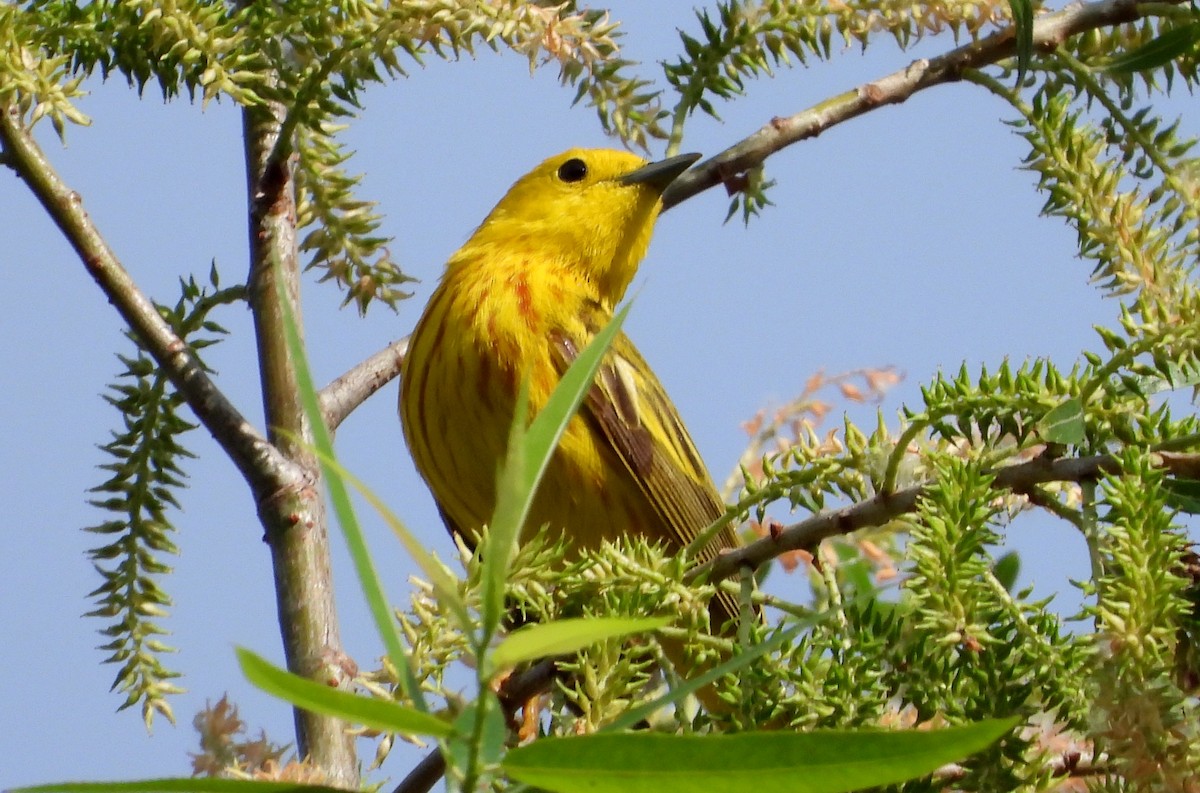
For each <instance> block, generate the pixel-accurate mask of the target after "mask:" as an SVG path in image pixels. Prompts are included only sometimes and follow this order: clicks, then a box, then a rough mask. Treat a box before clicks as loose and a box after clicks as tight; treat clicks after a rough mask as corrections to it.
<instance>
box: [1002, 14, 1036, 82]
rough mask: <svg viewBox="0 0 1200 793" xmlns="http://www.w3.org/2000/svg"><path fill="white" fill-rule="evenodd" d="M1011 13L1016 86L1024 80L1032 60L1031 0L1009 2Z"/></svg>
mask: <svg viewBox="0 0 1200 793" xmlns="http://www.w3.org/2000/svg"><path fill="white" fill-rule="evenodd" d="M1008 7H1009V10H1011V11H1012V20H1013V39H1014V44H1015V46H1016V50H1017V85H1020V84H1021V81H1022V80H1024V79H1025V72H1027V71H1029V62H1030V61H1031V60H1032V59H1033V0H1009V3H1008Z"/></svg>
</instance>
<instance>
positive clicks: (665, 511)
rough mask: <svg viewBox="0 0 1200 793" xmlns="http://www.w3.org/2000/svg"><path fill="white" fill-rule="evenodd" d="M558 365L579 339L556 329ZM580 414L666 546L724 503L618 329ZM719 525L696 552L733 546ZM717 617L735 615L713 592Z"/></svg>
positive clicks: (575, 350)
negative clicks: (646, 507)
mask: <svg viewBox="0 0 1200 793" xmlns="http://www.w3.org/2000/svg"><path fill="white" fill-rule="evenodd" d="M550 342H551V345H552V347H553V354H554V357H555V359H556V362H557V364H558V365H559V368H560V374H561V371H565V370H566V368H567V367H568V366H570V364H571V363H572V362H573V361H574V360H575V358H576V357H577V356H578V354H579V351H580V349H581V348H582V347H583V346H584V344H583V343H582V340H576V339H573V338H570V337H569V336H567V335H566V334H563V333H556V334H552V335H551V339H550ZM580 416H581V417H582V418H583V419H584V420H585V421H587V422H589V423H590V424H591V425H592V426H593V427H594V428H595V429H596V430H597V434H598V436H599V437H601V438H603V439H605V440H606V441H607V442H608V444H609V446H610V447H611V449H612V451H613V452H614V453H615V454H616V456H617V458H618V459H619V460H620V461H621V462H622V464H623V465H624V467H625V468H626V469H627V470H628V472H629V474H630V476H631V477H632V479H633V480H634V481H635V482H636V483H637V486H638V488H639V489H640V490H641V491H642V493H643V494H644V495H645V496H646V499H647V501H648V502H649V504H650V505H651V506H652V508H653V510H654V512H655V513H656V514H657V516H658V517H659V518H660V519H661V522H662V525H663V526H664V527H665V528H666V529H667V531H668V532H669V533H668V534H667V535H665V536H664V537H663V539H664V540H667V541H668V542H669V543H670V545H671V546H673V549H674V550H676V551H678V550H682V549H683V548H685V547H687V545H689V544H690V543H691V542H692V540H694V539H695V538H696V536H697V535H698V534H699V533H700V532H701V531H703V530H704V529H705V528H707V527H708V526H709V525H711V524H712V523H713V521H715V520H717V519H718V518H720V517H721V515H722V514H724V512H725V505H724V504H723V503H722V502H721V499H720V498H719V497H718V495H717V491H716V488H715V487H714V486H713V484H712V479H711V478H710V477H709V474H708V471H707V469H706V468H705V467H704V463H703V462H702V461H701V460H700V455H699V453H698V452H697V451H696V447H695V444H693V443H692V439H691V436H690V435H688V432H687V429H686V428H685V427H684V426H683V423H682V421H681V420H680V418H679V413H678V412H677V411H676V409H675V406H674V405H673V404H672V403H671V401H670V399H669V398H668V397H667V394H666V391H665V390H664V389H663V387H662V385H661V384H660V383H659V382H658V378H656V377H655V376H654V373H653V372H652V371H651V369H650V367H649V366H647V365H646V362H645V361H644V360H643V359H642V357H641V355H640V354H639V353H638V351H637V349H636V348H635V347H634V346H633V343H632V342H631V341H629V339H628V337H626V336H625V334H623V333H622V334H619V335H618V336H617V338H616V340H615V341H614V342H613V345H612V348H611V349H610V350H609V352H608V354H607V355H606V356H605V359H604V362H603V363H602V364H601V367H600V371H599V373H598V374H597V376H596V382H595V383H594V384H593V386H592V388H591V389H590V390H589V391H588V394H587V396H586V397H585V399H584V402H583V406H582V408H581V410H580ZM735 542H736V541H735V539H734V535H733V530H732V528H731V527H729V526H726V527H724V528H723V529H722V530H721V531H720V532H718V533H717V535H716V537H715V538H713V540H712V541H711V542H710V543H708V545H707V546H706V547H705V548H703V549H702V550H700V551H699V553H697V554H696V559H697V560H698V561H701V562H703V561H708V560H710V559H712V558H713V557H715V556H716V555H717V553H718V552H719V550H721V549H723V548H731V547H733V546H734V545H735ZM717 600H718V601H719V610H720V612H722V616H723V617H725V618H729V617H733V616H735V615H736V614H737V611H738V609H737V604H736V602H735V600H734V598H732V597H731V596H729V594H728V593H724V592H720V593H718V595H717Z"/></svg>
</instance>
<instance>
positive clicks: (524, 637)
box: [490, 617, 670, 670]
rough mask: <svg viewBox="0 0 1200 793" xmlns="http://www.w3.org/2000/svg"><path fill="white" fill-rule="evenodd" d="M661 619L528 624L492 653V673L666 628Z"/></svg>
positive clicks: (614, 619) (600, 619) (645, 618)
mask: <svg viewBox="0 0 1200 793" xmlns="http://www.w3.org/2000/svg"><path fill="white" fill-rule="evenodd" d="M669 622H670V620H668V619H666V618H663V617H644V618H637V619H635V618H632V617H581V618H578V619H563V620H556V621H555V622H547V623H545V624H543V625H528V626H526V627H524V628H521V629H520V630H518V631H515V632H513V633H512V634H510V635H509V636H508V637H507V638H505V639H504V641H502V642H500V644H499V645H497V647H496V649H495V650H493V651H492V653H491V657H490V661H491V664H492V668H493V669H494V670H499V669H505V668H508V667H511V666H515V665H517V664H519V663H522V662H523V661H534V660H537V659H539V658H549V657H552V656H556V655H565V654H566V653H573V652H575V651H576V650H582V649H583V648H584V647H589V646H591V645H593V644H596V643H597V642H602V641H604V640H605V639H613V638H616V637H618V636H627V635H629V634H631V633H642V632H644V631H652V630H655V629H657V628H661V627H663V626H664V625H667V624H668V623H669Z"/></svg>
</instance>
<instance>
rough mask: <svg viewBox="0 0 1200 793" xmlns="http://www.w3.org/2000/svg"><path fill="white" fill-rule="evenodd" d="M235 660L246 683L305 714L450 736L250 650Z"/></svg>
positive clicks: (426, 719)
mask: <svg viewBox="0 0 1200 793" xmlns="http://www.w3.org/2000/svg"><path fill="white" fill-rule="evenodd" d="M237 657H238V663H239V664H240V665H241V667H242V673H243V674H244V675H245V676H246V679H247V680H249V681H250V682H251V683H253V684H254V685H255V686H257V687H258V688H260V689H262V690H263V691H265V692H267V693H268V694H271V695H273V696H276V697H279V698H280V699H284V700H287V701H288V702H290V703H292V704H293V705H295V706H297V707H301V708H304V709H305V710H309V711H312V712H314V713H324V714H326V715H328V716H336V717H337V718H340V719H344V720H346V721H348V722H352V723H356V724H362V725H365V726H367V727H373V728H374V729H377V730H385V731H387V732H398V733H403V734H405V735H432V736H434V737H435V738H445V737H446V736H448V735H449V734H450V732H451V727H450V725H449V724H447V723H446V722H444V721H442V720H441V719H439V718H437V717H436V716H431V715H429V714H428V713H425V712H423V711H420V710H416V709H414V708H406V707H404V706H403V705H397V704H396V703H394V702H386V701H384V700H381V699H371V698H370V697H360V696H357V695H355V694H350V693H347V692H345V691H339V690H338V689H336V688H331V687H329V686H324V685H321V684H320V683H316V682H313V681H312V680H309V679H307V678H303V677H300V676H299V675H294V674H292V673H291V672H288V671H286V670H284V669H280V668H279V667H277V666H275V665H274V664H271V663H269V662H267V661H265V660H264V659H262V658H260V657H259V656H257V655H255V654H254V653H252V652H250V651H249V650H245V649H242V648H240V647H239V648H238V650H237Z"/></svg>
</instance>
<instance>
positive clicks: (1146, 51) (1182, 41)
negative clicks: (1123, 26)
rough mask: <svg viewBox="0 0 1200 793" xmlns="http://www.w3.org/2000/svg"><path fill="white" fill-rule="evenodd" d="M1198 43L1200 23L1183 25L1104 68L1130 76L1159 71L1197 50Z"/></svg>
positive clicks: (1116, 59)
mask: <svg viewBox="0 0 1200 793" xmlns="http://www.w3.org/2000/svg"><path fill="white" fill-rule="evenodd" d="M1197 42H1200V22H1193V23H1191V24H1190V25H1183V26H1182V27H1178V28H1175V29H1174V30H1169V31H1167V32H1166V33H1164V34H1162V35H1161V36H1158V37H1157V38H1154V39H1151V40H1150V41H1147V42H1146V43H1145V44H1143V45H1142V46H1140V47H1138V48H1136V49H1132V50H1130V51H1129V52H1126V53H1125V54H1123V55H1119V56H1117V57H1116V58H1113V59H1112V60H1111V61H1109V62H1108V64H1107V65H1105V66H1104V71H1106V72H1110V73H1113V74H1128V73H1130V72H1146V71H1150V70H1151V69H1157V68H1158V67H1160V66H1165V65H1166V64H1168V63H1170V62H1171V61H1173V60H1175V59H1176V58H1178V57H1179V56H1181V55H1186V54H1187V53H1188V52H1190V51H1191V50H1193V49H1195V47H1196V44H1197Z"/></svg>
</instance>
